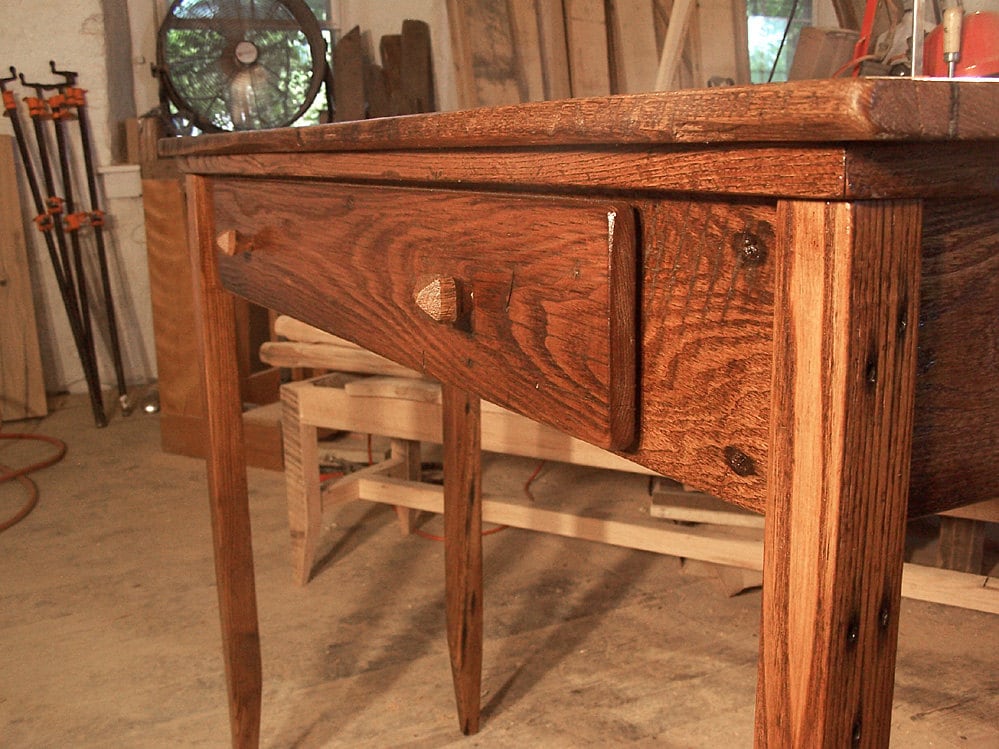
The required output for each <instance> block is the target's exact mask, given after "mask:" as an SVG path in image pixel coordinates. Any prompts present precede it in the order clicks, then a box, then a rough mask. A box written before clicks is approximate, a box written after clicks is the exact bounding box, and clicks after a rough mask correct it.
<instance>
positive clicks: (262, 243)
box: [214, 180, 636, 449]
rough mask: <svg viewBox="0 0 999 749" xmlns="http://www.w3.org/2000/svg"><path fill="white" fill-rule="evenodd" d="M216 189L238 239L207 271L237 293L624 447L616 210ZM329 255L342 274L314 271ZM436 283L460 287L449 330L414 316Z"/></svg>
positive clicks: (228, 184)
mask: <svg viewBox="0 0 999 749" xmlns="http://www.w3.org/2000/svg"><path fill="white" fill-rule="evenodd" d="M214 192H215V209H216V211H217V214H218V216H219V217H220V218H219V228H220V231H229V230H235V231H236V232H237V234H239V235H240V240H239V244H241V245H242V246H241V247H239V248H237V249H236V250H235V253H234V254H233V255H231V256H225V255H222V256H220V260H219V262H220V270H221V273H222V276H223V278H224V279H225V283H226V285H227V287H228V288H230V289H232V290H233V291H235V292H236V293H238V294H240V295H242V296H244V297H246V298H248V299H250V300H252V301H254V302H256V303H262V302H263V303H270V304H272V305H273V304H279V305H281V307H282V311H283V312H285V313H287V314H290V315H292V316H294V317H296V318H298V319H300V320H303V321H305V322H308V323H310V324H312V325H315V326H317V327H320V328H322V329H324V330H328V331H330V332H334V333H336V334H338V335H342V336H344V337H347V338H350V339H351V340H353V341H355V342H356V343H359V344H361V345H362V346H364V347H365V348H367V349H369V350H372V351H374V352H376V353H379V354H382V355H384V356H386V357H388V358H390V359H392V360H394V361H397V362H399V363H402V364H404V365H406V366H409V367H411V368H413V369H417V370H419V371H423V372H425V373H426V374H427V375H429V376H431V377H435V378H437V379H442V380H449V381H452V382H453V383H454V384H457V385H461V386H462V387H464V388H466V389H468V390H470V391H473V392H476V393H478V394H481V395H485V396H487V397H488V398H489V400H491V401H493V402H496V403H500V404H502V405H504V406H507V407H509V408H513V409H514V410H517V411H520V412H522V413H530V414H532V416H533V417H534V418H535V419H537V420H539V421H542V422H545V423H548V424H551V425H552V426H555V427H557V428H560V429H562V430H563V431H567V432H569V433H570V434H573V435H575V436H578V437H580V438H581V439H585V440H587V441H590V442H593V443H594V444H597V445H600V446H603V447H617V448H622V449H623V448H627V447H628V446H630V445H631V442H632V441H633V439H634V433H635V407H634V399H635V358H636V357H635V292H634V283H635V280H634V277H635V268H636V266H635V262H636V260H635V252H636V247H635V245H636V240H635V233H634V232H635V217H634V213H633V210H632V208H631V206H630V205H629V204H628V203H627V202H625V201H615V200H607V199H600V200H590V199H571V198H548V197H515V196H494V195H489V194H467V193H460V192H446V191H430V190H422V191H418V190H401V189H396V188H373V187H360V186H357V187H350V186H334V185H328V184H318V183H308V182H296V183H294V184H289V183H282V182H279V181H264V180H256V181H240V180H223V181H220V182H219V184H217V185H216V188H215V191H214ZM292 192H293V194H294V200H291V201H289V194H292ZM278 217H280V218H278ZM428 217H432V220H428ZM514 254H516V258H517V261H516V263H513V262H512V261H511V258H512V257H513V255H514ZM331 257H335V258H336V260H335V262H336V264H337V267H338V268H340V269H341V271H342V272H340V273H336V274H327V273H319V274H317V272H316V271H317V269H319V268H323V267H326V264H328V263H329V262H330V258H331ZM432 276H440V277H450V278H454V279H457V280H458V283H459V285H460V286H461V287H462V289H463V290H462V298H463V300H464V303H465V314H463V315H462V317H461V319H460V320H459V321H458V322H457V323H455V324H444V323H439V322H435V321H434V320H432V319H430V318H429V317H428V316H427V315H426V314H424V312H422V311H421V309H420V308H419V307H418V306H417V303H416V301H415V299H414V294H415V292H417V291H419V290H420V289H421V288H423V286H425V285H426V284H425V282H423V281H421V279H424V278H427V277H432ZM289 284H291V285H294V286H295V287H296V288H297V289H298V291H299V293H297V294H296V295H294V298H288V294H287V288H288V286H289ZM473 299H474V303H473V302H472V300H473Z"/></svg>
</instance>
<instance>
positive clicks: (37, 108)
mask: <svg viewBox="0 0 999 749" xmlns="http://www.w3.org/2000/svg"><path fill="white" fill-rule="evenodd" d="M24 101H25V102H26V103H27V105H28V114H30V115H31V116H32V117H33V118H35V119H46V120H47V119H48V118H49V117H51V116H52V115H51V113H50V112H49V107H48V104H47V102H46V101H45V99H38V98H36V97H34V96H25V97H24Z"/></svg>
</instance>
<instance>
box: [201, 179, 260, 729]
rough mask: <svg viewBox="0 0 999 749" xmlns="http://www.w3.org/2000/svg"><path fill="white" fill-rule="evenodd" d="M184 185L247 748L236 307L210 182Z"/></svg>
mask: <svg viewBox="0 0 999 749" xmlns="http://www.w3.org/2000/svg"><path fill="white" fill-rule="evenodd" d="M186 187H187V201H188V203H187V210H188V217H189V221H190V227H189V233H188V236H189V238H190V246H191V253H192V256H191V262H192V264H193V271H194V279H195V282H194V285H195V306H196V314H197V317H198V323H197V327H198V334H199V340H200V344H201V353H202V360H203V362H204V374H205V403H206V407H207V416H208V461H207V469H208V492H209V502H210V506H211V518H212V543H213V546H214V550H215V578H216V581H217V584H218V600H219V617H220V619H221V624H222V659H223V661H224V663H225V674H226V685H227V687H228V695H229V724H230V730H231V733H232V745H233V746H234V747H238V748H239V749H247V748H252V747H256V746H257V745H258V744H259V741H260V694H261V685H262V677H261V668H260V635H259V630H258V626H257V598H256V592H255V587H254V579H253V549H252V545H251V540H250V508H249V500H248V496H247V482H246V452H245V446H244V439H243V415H242V404H243V399H242V398H241V397H240V392H239V375H238V372H239V366H238V364H237V357H236V315H235V305H234V300H233V297H232V296H230V295H229V294H228V293H227V292H226V291H225V289H224V288H223V287H222V284H221V282H220V280H219V277H218V272H217V269H216V265H215V252H216V248H215V236H214V221H213V219H212V206H211V190H210V185H209V183H208V180H207V179H206V178H204V177H196V176H189V177H187V182H186Z"/></svg>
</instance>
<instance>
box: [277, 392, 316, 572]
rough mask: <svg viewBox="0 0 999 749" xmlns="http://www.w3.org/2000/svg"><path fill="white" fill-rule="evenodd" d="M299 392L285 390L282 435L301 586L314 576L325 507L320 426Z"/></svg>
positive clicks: (293, 553)
mask: <svg viewBox="0 0 999 749" xmlns="http://www.w3.org/2000/svg"><path fill="white" fill-rule="evenodd" d="M298 392H299V391H298V390H297V389H296V388H282V389H281V434H282V436H283V440H284V480H285V493H286V496H287V499H288V529H289V533H290V535H291V569H292V579H293V580H294V581H295V582H296V583H297V584H298V585H305V584H306V583H307V582H309V578H310V577H311V576H312V566H313V564H314V563H315V559H316V549H317V548H318V545H319V536H320V532H321V531H322V521H323V506H322V493H321V491H320V484H319V446H318V444H317V434H316V427H315V425H314V424H311V423H310V422H309V421H308V420H307V419H304V418H302V409H301V406H300V404H299V399H298Z"/></svg>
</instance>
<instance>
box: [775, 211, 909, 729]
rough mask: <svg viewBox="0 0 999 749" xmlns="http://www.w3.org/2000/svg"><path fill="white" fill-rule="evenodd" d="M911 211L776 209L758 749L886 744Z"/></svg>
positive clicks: (901, 504)
mask: <svg viewBox="0 0 999 749" xmlns="http://www.w3.org/2000/svg"><path fill="white" fill-rule="evenodd" d="M921 207H922V206H921V204H920V203H918V202H902V201H899V202H890V201H886V202H883V203H876V204H875V203H845V202H840V203H821V202H804V201H781V202H780V203H779V205H778V224H779V225H780V230H779V231H778V236H779V237H780V238H781V239H780V246H779V247H778V253H777V254H778V260H777V269H776V276H777V278H776V283H775V292H774V296H775V300H774V304H775V316H774V337H775V343H774V362H773V376H772V395H771V417H770V441H771V442H770V444H771V452H770V459H769V472H768V476H767V481H768V497H767V512H766V531H765V547H764V589H763V626H762V632H763V633H764V634H763V636H762V637H761V640H762V642H761V658H760V679H759V691H758V693H757V706H756V741H757V745H758V746H770V747H777V746H780V747H785V746H786V747H790V746H795V747H819V746H864V747H882V746H887V744H888V734H889V730H890V727H891V704H892V688H893V680H894V669H895V649H896V643H897V637H898V618H899V598H900V595H901V593H900V585H901V577H902V553H903V545H904V539H905V520H906V504H907V501H908V489H909V464H910V453H911V435H912V422H913V408H914V391H915V373H916V327H917V322H918V319H919V318H918V299H919V280H920V259H919V252H920V225H921V220H922V210H921Z"/></svg>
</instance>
